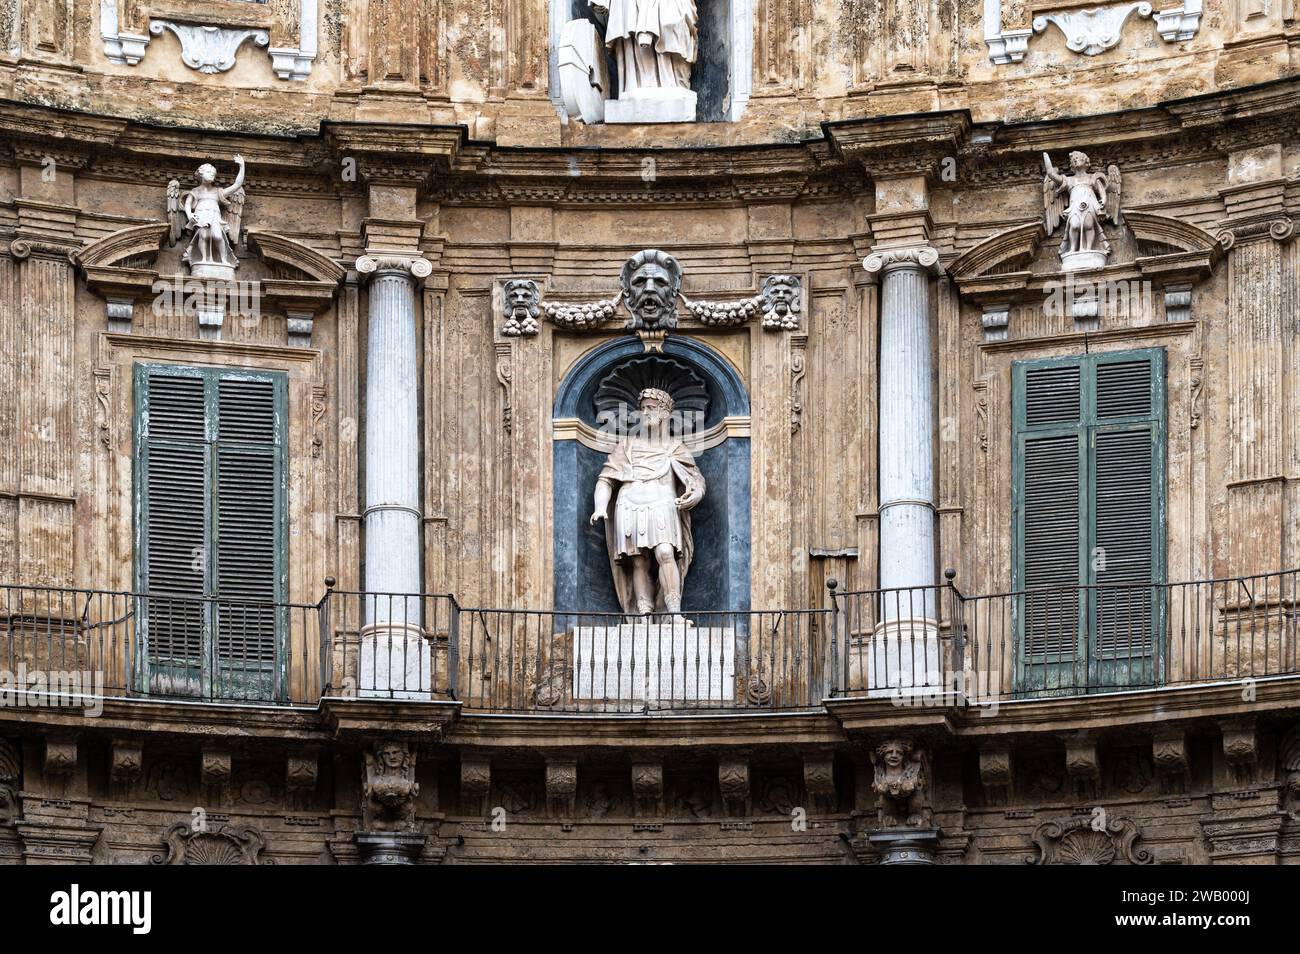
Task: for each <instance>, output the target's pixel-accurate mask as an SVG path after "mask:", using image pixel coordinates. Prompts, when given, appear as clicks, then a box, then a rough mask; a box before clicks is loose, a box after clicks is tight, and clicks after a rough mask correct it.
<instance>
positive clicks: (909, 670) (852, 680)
mask: <svg viewBox="0 0 1300 954" xmlns="http://www.w3.org/2000/svg"><path fill="white" fill-rule="evenodd" d="M942 687H943V664H942V653H941V652H940V640H939V624H938V623H936V622H935V621H934V620H932V619H895V620H889V621H888V622H884V623H880V624H878V625H877V626H876V628H875V630H874V631H873V632H872V634H871V635H870V636H857V637H855V638H854V639H853V641H852V642H851V643H850V644H849V688H850V689H854V690H864V689H865V690H866V692H867V696H868V697H870V698H890V697H895V696H909V695H927V696H932V695H934V693H935V692H936V691H940V690H941V689H942Z"/></svg>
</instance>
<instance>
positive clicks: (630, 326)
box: [501, 249, 938, 338]
mask: <svg viewBox="0 0 1300 954" xmlns="http://www.w3.org/2000/svg"><path fill="white" fill-rule="evenodd" d="M934 260H935V261H937V260H938V253H937V252H936V253H935V259H934ZM931 264H933V263H931ZM619 280H620V285H621V291H620V292H619V294H618V296H616V297H614V298H606V299H598V300H595V301H588V302H556V301H544V300H543V299H542V292H541V288H540V286H539V285H538V283H537V282H536V281H535V280H533V279H529V278H509V279H506V280H505V281H504V282H503V283H502V286H501V291H502V294H501V317H502V319H503V322H502V325H501V334H502V335H504V336H506V337H511V338H518V337H529V336H532V335H535V334H537V333H538V332H539V331H540V330H541V326H540V321H541V319H545V320H546V321H549V322H551V324H553V325H555V326H556V327H558V328H565V329H569V330H594V329H596V328H599V327H600V326H601V325H603V324H604V323H605V322H607V321H610V320H612V319H613V318H614V317H615V315H617V314H618V313H619V312H620V311H621V312H623V313H625V314H626V315H627V318H626V320H625V321H624V324H623V327H624V329H625V330H627V331H631V332H635V333H637V334H640V335H642V336H643V337H648V336H654V335H659V336H662V334H664V333H666V332H667V331H670V330H672V329H674V328H676V327H677V311H676V305H677V301H678V299H679V298H680V299H681V302H682V305H683V307H684V308H685V309H686V311H687V313H688V314H690V315H691V316H692V317H694V318H695V319H696V320H697V321H699V322H700V323H701V324H703V325H709V326H711V327H734V326H737V325H743V324H745V323H747V322H749V321H752V320H755V319H758V320H759V321H760V323H761V325H762V327H763V328H765V329H767V330H769V331H797V330H798V328H799V325H800V319H801V317H802V313H803V283H802V279H801V278H800V277H799V276H798V275H789V274H774V275H768V276H766V277H765V278H764V279H763V280H762V282H761V284H760V286H759V291H758V293H757V294H755V295H751V296H750V297H748V298H744V299H740V300H738V301H703V300H700V301H696V300H693V299H690V298H687V297H686V296H685V295H683V294H681V284H682V270H681V266H680V265H679V264H678V262H677V260H676V259H675V258H673V257H672V256H671V255H669V254H667V253H666V252H662V251H660V250H658V249H645V250H644V251H641V252H638V253H637V254H635V255H633V256H632V257H631V258H629V259H628V260H627V261H626V262H625V263H624V265H623V268H622V271H621V272H620V276H619Z"/></svg>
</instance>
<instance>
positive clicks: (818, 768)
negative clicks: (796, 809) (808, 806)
mask: <svg viewBox="0 0 1300 954" xmlns="http://www.w3.org/2000/svg"><path fill="white" fill-rule="evenodd" d="M803 785H804V790H805V791H806V792H807V793H808V797H809V799H810V801H811V802H812V808H813V810H814V811H815V812H817V813H819V814H827V813H829V812H833V811H834V810H835V762H834V759H833V758H832V757H831V755H830V754H825V755H805V756H804V759H803Z"/></svg>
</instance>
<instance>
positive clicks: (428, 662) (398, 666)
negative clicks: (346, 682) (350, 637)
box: [357, 623, 433, 699]
mask: <svg viewBox="0 0 1300 954" xmlns="http://www.w3.org/2000/svg"><path fill="white" fill-rule="evenodd" d="M432 668H433V667H432V653H431V652H430V649H429V641H428V640H427V639H425V637H424V631H423V630H422V629H420V627H418V626H412V625H410V624H399V623H375V624H373V625H371V626H366V627H364V628H363V629H362V630H361V651H360V652H359V653H358V658H357V695H358V696H360V697H361V698H363V699H428V698H430V696H431V694H432V691H433V675H432Z"/></svg>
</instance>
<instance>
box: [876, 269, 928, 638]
mask: <svg viewBox="0 0 1300 954" xmlns="http://www.w3.org/2000/svg"><path fill="white" fill-rule="evenodd" d="M937 261H938V254H937V253H936V252H935V250H934V249H932V248H929V247H925V246H923V247H920V248H916V249H900V250H893V251H884V252H879V253H874V254H872V255H869V256H867V258H866V260H865V261H864V263H863V264H864V266H865V267H866V269H867V271H869V272H876V273H879V274H880V286H881V287H880V458H879V461H880V465H879V466H880V585H881V587H882V588H886V589H891V588H897V587H926V586H931V585H933V584H934V582H935V573H934V539H935V518H934V514H935V511H934V501H935V491H934V444H933V430H934V413H935V412H934V386H933V382H932V377H933V363H934V362H933V358H932V356H931V355H932V352H931V348H930V277H929V272H930V270H931V269H932V268H933V267H934V265H935V264H936V262H937ZM882 609H883V611H884V617H885V618H886V619H891V618H898V617H920V616H924V617H926V618H930V619H933V618H934V598H933V592H932V591H920V590H917V591H915V592H914V593H907V594H903V595H901V596H900V597H899V598H898V599H886V601H885V606H883V607H882Z"/></svg>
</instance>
